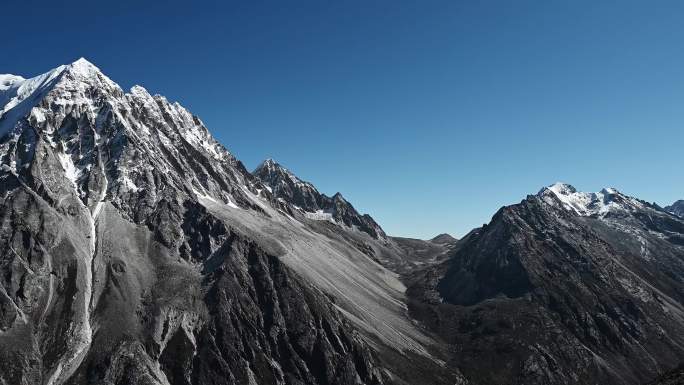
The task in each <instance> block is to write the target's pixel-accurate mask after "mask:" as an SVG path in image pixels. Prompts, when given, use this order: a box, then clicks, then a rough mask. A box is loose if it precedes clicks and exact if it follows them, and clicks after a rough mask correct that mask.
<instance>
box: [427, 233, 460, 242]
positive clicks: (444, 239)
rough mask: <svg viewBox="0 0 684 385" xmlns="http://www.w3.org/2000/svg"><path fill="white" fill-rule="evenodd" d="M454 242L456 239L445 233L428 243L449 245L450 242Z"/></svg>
mask: <svg viewBox="0 0 684 385" xmlns="http://www.w3.org/2000/svg"><path fill="white" fill-rule="evenodd" d="M455 241H457V239H456V238H454V237H452V236H451V234H447V233H442V234H438V235H437V236H435V237H434V238H432V239H430V242H433V243H439V244H443V243H450V242H455Z"/></svg>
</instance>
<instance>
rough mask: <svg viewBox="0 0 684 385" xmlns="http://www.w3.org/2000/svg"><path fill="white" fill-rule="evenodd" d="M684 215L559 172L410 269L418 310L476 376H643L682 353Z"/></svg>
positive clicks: (527, 380) (532, 380)
mask: <svg viewBox="0 0 684 385" xmlns="http://www.w3.org/2000/svg"><path fill="white" fill-rule="evenodd" d="M682 240H684V221H682V220H681V219H680V218H678V217H676V216H674V215H672V214H670V213H667V212H665V211H662V210H661V209H660V208H658V207H657V206H653V205H650V204H648V203H645V202H642V201H639V200H637V199H634V198H630V197H628V196H625V195H623V194H621V193H619V192H618V191H616V190H614V189H604V190H603V191H601V192H599V193H580V192H577V191H575V189H574V188H572V186H569V185H564V184H556V185H553V186H551V187H549V188H544V189H542V191H540V192H539V194H537V195H533V196H528V197H527V198H526V199H525V200H524V201H522V202H521V203H519V204H517V205H512V206H508V207H504V208H502V209H501V210H499V211H498V212H497V213H496V214H495V215H494V217H493V218H492V220H491V222H490V223H489V224H487V225H485V226H484V227H482V228H480V229H477V230H474V231H473V232H471V233H470V234H469V235H468V236H466V237H465V238H464V239H463V240H461V242H459V243H458V245H457V247H456V249H455V251H454V252H453V253H452V254H451V255H450V258H449V260H448V261H446V262H444V263H442V264H440V265H437V266H433V267H431V268H429V269H426V270H425V271H419V272H416V273H415V274H414V275H413V276H412V277H411V278H410V279H411V285H410V288H409V293H410V295H411V297H412V298H413V299H414V301H413V302H412V304H411V307H410V308H411V313H412V315H414V316H415V317H416V318H418V319H420V320H421V321H422V322H424V323H425V324H426V325H428V326H429V328H430V329H431V330H433V331H435V332H437V333H438V334H439V335H440V336H442V338H444V339H445V340H447V341H448V342H449V343H450V344H451V345H452V346H453V348H454V351H455V354H454V355H453V356H452V361H450V362H449V364H450V365H455V366H457V367H459V368H460V369H461V370H462V371H463V373H464V375H465V376H466V377H468V378H469V379H470V380H472V381H474V382H478V381H479V382H482V383H498V384H519V383H524V384H594V383H601V384H639V383H644V382H647V381H649V380H650V379H653V378H654V377H656V376H657V375H658V374H659V373H662V372H664V371H666V370H669V369H671V368H673V367H675V366H677V365H678V364H679V363H681V361H682V357H684V306H683V304H684V285H683V281H684V248H683V247H682V245H684V243H683V242H682Z"/></svg>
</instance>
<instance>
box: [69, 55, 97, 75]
mask: <svg viewBox="0 0 684 385" xmlns="http://www.w3.org/2000/svg"><path fill="white" fill-rule="evenodd" d="M67 68H68V69H69V70H71V71H73V72H74V73H80V74H84V75H91V74H93V73H96V72H101V71H100V69H99V68H97V67H96V66H95V65H94V64H93V63H91V62H89V61H88V60H86V59H85V58H79V59H77V60H76V61H74V62H73V63H71V64H69V65H68V66H67Z"/></svg>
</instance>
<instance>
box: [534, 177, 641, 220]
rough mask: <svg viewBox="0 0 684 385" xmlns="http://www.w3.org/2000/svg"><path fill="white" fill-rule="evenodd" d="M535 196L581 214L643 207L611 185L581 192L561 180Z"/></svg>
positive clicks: (600, 214) (599, 213) (598, 214)
mask: <svg viewBox="0 0 684 385" xmlns="http://www.w3.org/2000/svg"><path fill="white" fill-rule="evenodd" d="M537 197H539V198H541V199H542V200H543V201H545V202H546V203H549V204H560V205H561V207H563V208H564V209H566V210H568V211H572V212H574V213H576V214H578V215H581V216H594V215H597V216H604V215H606V214H607V213H608V212H611V211H619V210H623V211H624V210H627V211H632V210H633V209H636V208H641V207H643V204H642V203H641V202H639V201H638V200H636V199H634V198H631V197H628V196H626V195H623V194H622V193H620V192H619V191H618V190H617V189H615V188H612V187H607V188H603V189H601V191H599V192H581V191H577V189H576V188H575V187H573V186H572V185H570V184H567V183H562V182H556V183H554V184H552V185H550V186H548V187H544V188H542V189H541V190H539V192H538V193H537Z"/></svg>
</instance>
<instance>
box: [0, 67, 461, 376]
mask: <svg viewBox="0 0 684 385" xmlns="http://www.w3.org/2000/svg"><path fill="white" fill-rule="evenodd" d="M0 102H1V103H2V104H1V105H0V108H1V112H0V113H1V115H0V164H1V165H2V166H1V169H0V221H1V223H2V227H1V228H0V273H1V274H0V383H2V384H47V385H57V384H124V383H126V384H207V383H212V384H340V385H342V384H380V383H403V382H404V381H407V382H409V383H425V384H428V383H453V382H454V381H455V380H456V379H458V378H459V377H458V375H457V374H454V373H453V371H450V370H447V369H445V368H443V367H441V366H440V365H439V363H440V361H439V359H438V358H437V356H439V355H440V354H441V353H440V352H439V351H436V350H435V349H430V351H428V348H427V347H429V346H432V344H433V342H432V340H431V338H430V337H428V336H427V335H426V334H424V333H423V332H422V331H421V330H419V328H417V327H416V326H415V325H414V324H413V323H412V322H411V321H410V320H409V319H408V317H407V316H406V314H405V297H404V294H403V291H404V288H403V285H402V284H401V282H399V280H398V279H397V278H396V276H395V275H394V274H393V273H391V272H390V271H388V270H387V269H385V268H384V267H382V266H381V265H379V264H378V263H377V256H378V255H381V254H382V253H390V254H391V253H392V251H391V249H390V248H387V247H385V248H384V249H382V247H381V246H379V245H381V243H378V244H377V245H376V244H375V243H373V242H376V240H377V238H378V237H379V236H380V235H381V233H380V232H378V231H377V229H376V230H374V231H375V235H374V237H375V238H374V237H371V236H370V235H368V234H370V232H369V233H368V234H367V233H364V232H363V231H357V230H354V229H353V227H354V226H355V223H354V222H353V221H352V222H350V223H347V222H345V220H344V218H347V217H348V216H347V214H348V213H347V214H345V213H344V211H343V210H340V209H337V208H335V210H336V211H335V212H338V213H340V214H339V220H340V221H341V222H343V223H344V224H345V226H346V227H345V229H343V230H342V231H340V230H339V229H340V227H339V226H337V224H332V223H331V225H332V226H335V227H336V228H334V229H333V228H330V227H328V226H327V225H326V224H323V223H321V222H320V221H306V220H303V219H301V218H299V217H293V216H292V212H293V208H292V207H293V206H292V205H290V204H282V203H273V202H277V199H276V198H274V196H273V195H272V194H271V193H270V192H269V191H268V188H267V186H264V185H263V184H262V182H261V181H260V180H259V178H256V177H254V176H253V175H252V174H250V173H249V172H247V171H246V170H245V168H244V167H243V166H242V164H241V163H240V162H239V161H238V160H236V159H235V158H234V157H233V156H232V155H231V154H230V153H229V152H228V151H227V150H226V149H225V148H223V146H221V145H220V144H219V143H217V142H216V141H215V140H214V139H213V138H212V137H211V135H210V134H209V132H208V131H207V129H206V128H205V127H204V125H203V124H202V122H201V121H200V120H199V119H198V118H196V117H195V116H193V115H192V114H190V113H189V112H188V111H187V110H185V109H184V108H183V107H182V106H180V105H179V104H177V103H171V102H169V101H168V100H166V99H165V98H163V97H161V96H152V95H150V94H149V93H148V92H147V91H145V90H144V89H143V88H142V87H137V86H136V87H134V88H133V89H131V91H130V92H128V93H126V92H124V91H123V90H121V88H120V87H119V86H118V85H116V84H115V83H114V82H112V81H111V80H110V79H108V78H107V77H106V76H105V75H103V74H102V72H100V71H99V70H98V69H97V68H96V67H94V66H93V65H92V64H90V63H88V62H87V61H85V60H79V61H77V62H75V63H72V64H70V65H66V66H61V67H58V68H56V69H55V70H53V71H50V72H48V73H46V74H44V75H41V76H38V77H36V78H32V79H23V78H21V77H17V76H7V75H3V76H2V78H0ZM332 202H333V206H334V205H338V204H339V202H340V200H339V199H332ZM341 206H343V207H342V208H344V207H351V206H350V205H349V206H346V205H344V204H341ZM326 223H327V222H326ZM356 226H357V227H360V226H358V225H356ZM378 229H379V227H378ZM364 231H365V230H364ZM380 231H381V230H380ZM369 245H370V246H369ZM374 247H375V248H376V249H377V250H379V251H378V252H377V255H376V254H375V253H376V252H375V251H373V250H374Z"/></svg>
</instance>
